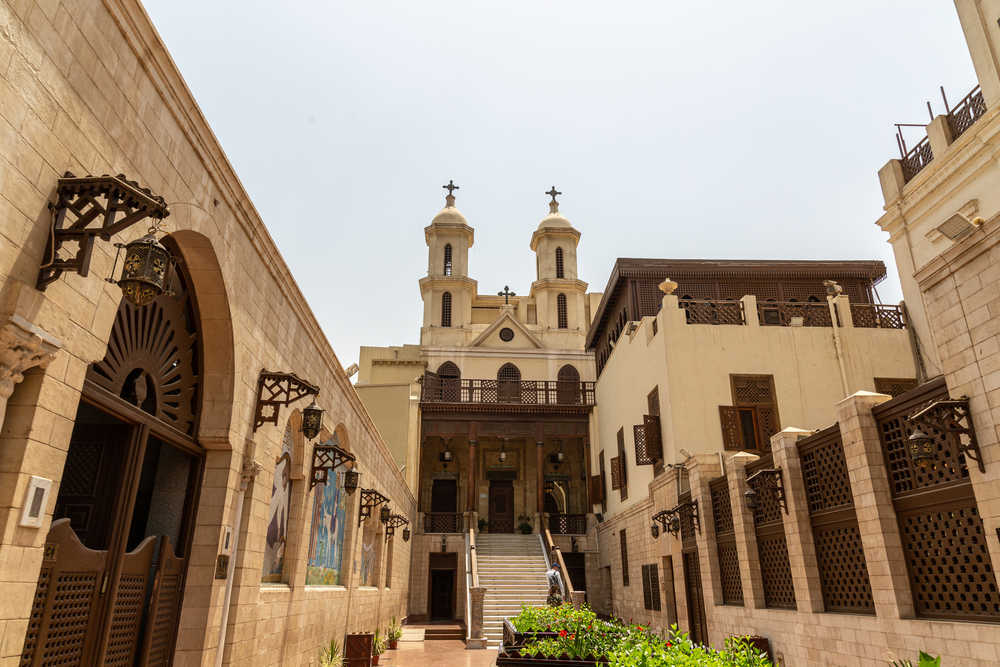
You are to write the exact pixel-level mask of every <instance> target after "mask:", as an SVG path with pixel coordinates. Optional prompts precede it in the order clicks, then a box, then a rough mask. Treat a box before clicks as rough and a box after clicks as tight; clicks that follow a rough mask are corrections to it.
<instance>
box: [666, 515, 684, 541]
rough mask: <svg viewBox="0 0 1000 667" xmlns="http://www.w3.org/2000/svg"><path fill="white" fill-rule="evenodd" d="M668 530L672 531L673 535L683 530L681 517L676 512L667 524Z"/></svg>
mask: <svg viewBox="0 0 1000 667" xmlns="http://www.w3.org/2000/svg"><path fill="white" fill-rule="evenodd" d="M667 530H669V531H670V534H671V535H676V534H677V533H679V532H681V518H680V517H679V516H677V513H676V512H674V513H673V514H671V515H670V524H669V525H668V526H667Z"/></svg>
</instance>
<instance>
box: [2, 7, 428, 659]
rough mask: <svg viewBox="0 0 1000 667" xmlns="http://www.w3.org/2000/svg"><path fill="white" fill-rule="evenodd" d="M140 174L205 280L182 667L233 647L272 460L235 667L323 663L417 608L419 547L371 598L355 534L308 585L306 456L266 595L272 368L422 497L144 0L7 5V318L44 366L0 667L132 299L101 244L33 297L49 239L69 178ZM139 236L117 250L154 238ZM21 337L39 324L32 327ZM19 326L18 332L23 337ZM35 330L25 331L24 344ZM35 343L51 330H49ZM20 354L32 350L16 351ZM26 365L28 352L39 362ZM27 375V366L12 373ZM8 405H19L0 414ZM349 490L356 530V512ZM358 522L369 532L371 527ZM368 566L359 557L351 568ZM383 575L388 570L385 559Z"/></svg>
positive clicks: (13, 446) (366, 468)
mask: <svg viewBox="0 0 1000 667" xmlns="http://www.w3.org/2000/svg"><path fill="white" fill-rule="evenodd" d="M67 171H71V172H73V173H74V174H76V175H78V176H82V175H88V174H94V175H101V174H119V173H124V174H125V175H127V177H128V178H129V179H133V180H137V181H138V182H140V183H141V184H142V185H144V186H147V187H149V188H151V189H152V190H153V192H155V193H157V194H158V195H161V196H163V197H164V199H165V200H166V202H168V205H169V208H170V211H171V215H170V217H169V218H167V220H166V225H165V229H164V230H165V232H167V233H169V235H170V238H171V239H172V241H173V243H174V245H175V246H176V248H177V251H178V253H179V255H180V257H181V258H182V259H183V261H184V266H185V270H186V271H187V272H188V274H189V275H190V277H191V283H192V285H191V287H192V291H193V292H194V295H195V298H196V301H197V304H198V310H199V313H200V319H201V322H200V328H201V336H202V349H203V352H204V355H203V358H202V360H201V362H202V377H201V386H202V405H201V421H200V426H199V429H198V432H197V433H196V441H197V443H198V444H199V445H200V446H201V447H203V448H204V449H205V473H204V479H203V483H202V487H201V489H200V493H199V499H198V514H197V520H196V527H195V531H194V541H193V544H192V547H191V559H190V564H189V567H188V570H187V578H186V582H185V591H184V604H183V609H182V614H181V618H180V631H179V633H178V638H177V653H176V657H175V664H177V665H193V664H211V663H213V662H214V659H215V653H216V650H217V647H218V643H219V636H220V624H221V619H222V604H223V592H224V588H225V581H224V580H219V579H215V577H214V574H215V561H216V555H217V554H218V553H219V551H220V545H219V538H220V535H221V532H222V527H223V526H225V525H231V524H232V522H233V521H234V518H235V512H236V503H237V499H238V497H239V492H240V483H241V472H242V470H243V469H244V465H245V464H246V463H248V462H255V463H257V464H259V465H260V466H261V471H260V473H259V474H258V475H257V476H256V478H255V480H254V481H253V482H252V483H251V484H250V486H249V488H248V489H247V492H246V499H245V501H244V502H245V506H244V507H245V511H244V513H243V525H242V526H240V527H239V530H238V531H237V532H238V535H239V538H240V548H239V549H238V552H237V554H236V568H235V574H234V577H235V579H234V589H233V597H232V600H233V603H232V607H231V609H232V612H231V613H230V615H229V630H228V634H227V647H226V648H227V650H226V656H227V660H231V661H233V662H240V663H241V664H259V665H272V664H288V665H295V664H309V663H311V662H314V661H315V660H316V658H317V656H318V653H319V649H320V647H321V646H322V645H325V644H327V643H328V641H329V640H330V639H331V638H338V639H342V636H343V633H344V632H345V630H356V629H374V627H375V626H376V625H378V626H380V627H384V625H385V623H386V621H387V620H388V618H389V617H391V616H393V615H395V616H396V617H401V616H402V615H403V614H404V613H405V604H406V600H407V597H408V577H409V566H408V562H409V545H408V544H406V543H404V542H403V541H402V540H401V539H400V537H399V535H398V534H397V536H396V538H395V541H394V546H393V560H394V566H393V577H392V578H393V581H392V582H391V584H392V585H391V586H390V587H386V586H384V581H381V580H380V585H379V586H378V587H376V588H372V589H363V588H361V587H360V586H358V584H357V575H356V574H355V571H354V563H356V562H357V553H358V549H359V548H360V543H359V541H358V540H355V539H354V538H353V535H352V534H348V539H347V542H346V545H347V546H348V549H347V553H346V554H345V563H346V564H347V567H348V568H349V569H350V571H351V573H352V578H351V580H350V581H348V582H347V585H346V586H344V587H307V586H305V585H304V581H305V579H304V577H305V567H304V562H305V561H304V558H305V554H306V539H307V536H308V530H309V522H308V520H307V519H308V512H306V511H305V508H307V507H308V506H309V502H310V500H311V495H310V493H309V491H308V483H307V481H306V480H307V476H308V470H309V465H310V461H311V452H310V451H309V447H308V444H307V443H302V442H300V443H298V444H297V446H296V450H295V452H293V457H292V458H293V464H294V465H293V474H292V479H293V487H292V488H293V491H292V505H291V511H290V520H289V531H288V537H289V544H288V557H287V558H286V562H287V563H288V565H287V567H286V571H285V574H284V577H283V582H282V583H279V584H276V585H267V586H262V585H261V581H260V580H261V558H262V551H263V543H264V532H265V524H266V515H267V512H268V503H269V497H270V492H271V482H272V477H273V474H274V461H275V457H276V456H277V453H278V452H280V450H281V438H282V433H283V431H284V427H285V420H286V419H287V418H288V417H290V416H291V415H292V414H293V413H292V411H291V410H289V409H288V408H285V409H284V410H283V411H282V415H281V419H280V420H279V425H278V427H275V426H271V425H264V426H263V427H261V428H260V429H258V430H256V431H255V430H254V429H253V428H252V421H253V420H252V417H253V410H254V403H255V396H256V389H257V377H258V374H259V372H260V370H261V369H262V368H267V369H275V370H282V371H293V372H295V373H297V374H298V375H300V376H302V377H304V378H307V379H308V380H309V381H310V382H313V383H315V384H317V385H319V386H320V387H321V389H322V393H321V394H320V400H319V403H320V406H321V407H323V408H325V409H326V410H327V413H326V423H327V424H328V425H330V427H331V428H333V427H334V426H336V427H337V431H338V434H339V435H341V441H342V442H343V444H345V445H346V446H347V447H348V448H349V449H350V451H351V452H352V453H354V454H355V455H356V456H357V457H358V460H359V470H360V471H361V473H362V476H361V479H362V482H361V486H363V487H371V488H377V489H378V490H379V491H381V492H382V493H384V494H385V495H387V496H388V497H390V498H391V499H392V506H393V509H394V511H396V512H398V513H400V514H403V515H404V516H407V517H410V518H411V519H412V518H413V517H414V516H415V503H414V499H413V496H412V494H411V493H410V491H409V489H408V488H407V485H406V483H405V481H404V480H403V478H402V477H401V475H400V474H399V471H398V469H397V467H396V465H395V463H394V461H393V459H392V456H391V453H390V452H389V450H388V448H387V447H386V445H385V443H384V442H383V441H382V440H381V438H380V436H379V434H378V431H377V429H376V428H375V426H374V424H373V423H372V421H371V419H370V417H369V416H368V414H367V412H366V411H365V409H364V407H363V406H362V404H361V402H360V400H359V399H358V397H357V395H356V394H355V392H354V390H353V389H352V387H351V386H350V383H349V381H348V379H347V377H346V375H345V374H344V372H343V370H342V368H341V365H340V363H339V361H338V359H337V357H336V355H335V354H334V352H333V350H332V349H331V347H330V345H329V343H328V341H327V339H326V337H325V336H324V334H323V332H322V330H321V329H320V327H319V325H318V323H317V322H316V319H315V317H314V316H313V314H312V312H311V311H310V309H309V306H308V304H307V303H306V302H305V300H304V298H303V296H302V294H301V293H300V292H299V290H298V288H297V287H296V285H295V281H294V280H293V278H292V276H291V273H290V272H289V270H288V267H287V266H286V265H285V263H284V260H283V259H282V258H281V256H280V255H279V253H278V251H277V249H276V247H275V245H274V243H273V241H272V240H271V238H270V236H269V234H268V232H267V229H266V227H265V226H264V223H263V221H262V220H261V219H260V217H259V216H258V214H257V213H256V211H255V210H254V207H253V204H252V203H251V201H250V199H249V197H248V196H247V194H246V192H245V191H244V190H243V188H242V186H241V185H240V182H239V180H238V178H237V176H236V174H235V173H234V172H233V170H232V167H231V165H230V164H229V163H228V161H227V160H226V157H225V155H224V153H223V151H222V148H221V147H220V146H219V145H218V143H217V142H216V140H215V138H214V136H213V135H212V132H211V129H210V128H209V126H208V124H207V123H206V121H205V119H204V118H203V117H202V115H201V112H200V111H199V109H198V107H197V104H196V102H195V101H194V99H193V98H192V96H191V94H190V92H189V91H188V89H187V87H186V86H185V84H184V82H183V79H182V78H181V76H180V74H179V72H178V71H177V70H176V68H175V67H174V65H173V62H172V61H171V59H170V57H169V55H168V53H167V51H166V49H165V48H164V46H163V44H162V42H161V41H160V39H159V37H158V36H157V34H156V32H155V29H154V28H153V26H152V25H151V24H150V22H149V19H148V17H147V16H146V14H145V12H144V10H143V9H142V7H141V5H140V4H139V3H138V2H137V1H136V0H104V1H103V2H102V1H101V0H79V1H74V2H67V3H59V2H47V1H39V2H34V1H33V0H5V1H3V2H0V326H3V327H4V331H5V336H6V335H7V334H6V332H7V331H8V330H9V331H14V330H13V329H9V327H7V325H8V324H10V323H26V326H28V329H29V332H30V333H29V334H24V335H27V336H29V338H30V340H31V341H32V348H33V349H35V350H36V351H40V352H39V353H40V354H41V356H42V357H44V358H41V359H38V360H30V361H31V363H33V364H34V367H33V368H32V369H31V370H28V371H27V372H26V373H24V374H23V375H24V380H23V381H22V382H19V383H18V380H20V375H22V373H21V372H20V370H24V369H23V368H20V369H18V367H17V364H20V365H21V366H23V365H24V363H23V361H22V360H21V359H19V360H17V361H16V363H15V362H14V361H11V360H10V359H9V358H8V354H7V353H8V351H10V350H20V349H22V347H23V346H21V347H17V346H11V345H10V344H7V343H6V341H7V338H6V337H5V345H7V347H6V348H5V350H4V356H3V358H2V359H0V364H2V370H3V371H4V375H3V376H2V377H0V390H2V391H0V393H2V394H3V398H7V393H9V392H12V393H10V397H9V401H7V409H6V418H5V420H4V425H3V431H2V433H0V441H2V442H0V449H2V451H3V452H4V454H3V457H2V460H0V507H2V508H3V509H4V511H3V512H2V513H0V535H2V538H0V582H2V585H3V589H4V591H5V595H4V600H3V603H2V604H0V634H2V643H0V659H3V661H10V660H14V659H16V657H17V656H19V654H20V651H21V647H22V645H23V638H24V633H25V629H26V627H27V625H28V618H29V614H30V612H31V604H32V597H33V595H34V591H35V583H36V580H37V577H38V572H39V567H40V563H41V558H42V545H43V543H44V540H45V536H46V534H47V531H48V528H49V520H50V518H51V512H52V509H53V508H52V503H53V502H54V499H55V495H56V492H57V491H58V485H59V482H60V480H61V479H62V476H63V465H64V462H65V457H66V451H67V447H68V445H69V441H70V435H71V432H72V429H73V422H74V418H75V415H76V410H77V406H78V403H79V398H80V394H81V391H82V389H83V384H84V377H85V374H86V371H87V367H88V365H89V364H91V363H92V362H94V361H97V360H100V359H101V358H102V357H103V356H104V354H105V349H106V346H107V340H108V336H109V332H110V330H111V327H112V323H113V320H114V317H115V314H116V311H117V308H118V304H119V301H120V299H121V291H120V289H119V288H118V287H117V286H115V285H111V284H109V283H106V282H105V281H104V280H103V278H104V277H106V276H107V275H109V273H110V272H111V267H112V262H113V258H114V252H115V249H114V246H113V245H112V244H111V243H107V242H104V241H101V240H98V241H97V243H96V244H95V247H94V254H93V259H92V262H91V266H90V275H89V276H87V277H83V276H80V275H77V274H75V273H67V274H64V275H63V277H61V278H60V279H59V280H57V281H56V282H54V283H53V284H51V285H50V286H49V287H48V289H47V290H46V291H44V292H40V291H38V290H36V289H35V287H34V285H35V281H36V278H37V275H38V270H39V266H40V264H41V263H42V261H43V257H42V255H43V251H44V248H45V244H46V241H47V239H48V236H49V228H50V224H51V217H50V213H49V211H48V209H47V206H46V204H47V203H48V202H50V201H52V200H53V196H54V193H55V188H56V184H57V179H58V178H59V177H60V176H61V175H63V174H64V173H65V172H67ZM145 228H146V225H145V224H139V225H136V226H134V227H132V228H130V229H128V230H126V231H125V232H123V233H122V234H120V235H118V236H116V237H115V238H114V239H113V241H116V242H127V241H130V240H132V239H134V238H137V237H138V236H140V235H141V234H143V233H144V232H145ZM16 326H17V327H19V328H21V329H22V330H23V327H21V326H20V324H16ZM15 333H16V332H15ZM19 335H20V334H19ZM32 337H33V338H32ZM18 354H21V353H20V352H18ZM22 356H23V355H22ZM12 368H13V369H14V370H13V371H12V370H11V369H12ZM0 405H2V404H0ZM32 475H39V476H42V477H46V478H48V479H51V480H53V481H54V484H55V489H54V493H53V494H52V498H51V501H50V505H49V507H48V508H47V512H49V513H50V514H49V515H47V516H46V520H45V522H44V523H43V525H42V527H41V528H27V527H22V526H19V525H18V519H19V517H20V513H21V510H22V505H23V503H24V494H25V488H26V485H27V483H28V480H29V478H30V476H32ZM358 495H359V494H355V495H354V496H353V497H352V498H351V504H350V507H349V510H348V520H349V522H350V519H351V518H352V517H356V516H357V514H356V513H357V503H358ZM354 525H356V521H355V522H354ZM352 559H353V563H352ZM380 571H381V572H382V576H383V577H384V571H385V570H384V559H383V563H381V564H380Z"/></svg>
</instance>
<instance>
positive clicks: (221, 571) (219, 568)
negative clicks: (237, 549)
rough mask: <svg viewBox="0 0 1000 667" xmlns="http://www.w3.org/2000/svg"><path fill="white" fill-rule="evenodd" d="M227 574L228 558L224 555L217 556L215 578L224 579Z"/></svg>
mask: <svg viewBox="0 0 1000 667" xmlns="http://www.w3.org/2000/svg"><path fill="white" fill-rule="evenodd" d="M228 574H229V556H227V555H226V554H219V557H218V558H217V559H216V561H215V578H216V579H225V578H226V576H228Z"/></svg>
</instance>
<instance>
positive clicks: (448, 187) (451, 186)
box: [441, 178, 561, 197]
mask: <svg viewBox="0 0 1000 667" xmlns="http://www.w3.org/2000/svg"><path fill="white" fill-rule="evenodd" d="M441 187H442V188H444V189H445V190H447V191H448V196H449V197H451V196H453V192H452V191H453V190H459V189H460V188H459V187H458V186H457V185H455V181H453V180H452V179H450V178H449V179H448V185H442V186H441ZM560 194H561V193H560Z"/></svg>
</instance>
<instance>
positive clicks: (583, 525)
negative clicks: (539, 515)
mask: <svg viewBox="0 0 1000 667" xmlns="http://www.w3.org/2000/svg"><path fill="white" fill-rule="evenodd" d="M549 532H550V533H552V534H553V535H586V534H587V515H586V514H550V515H549Z"/></svg>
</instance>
